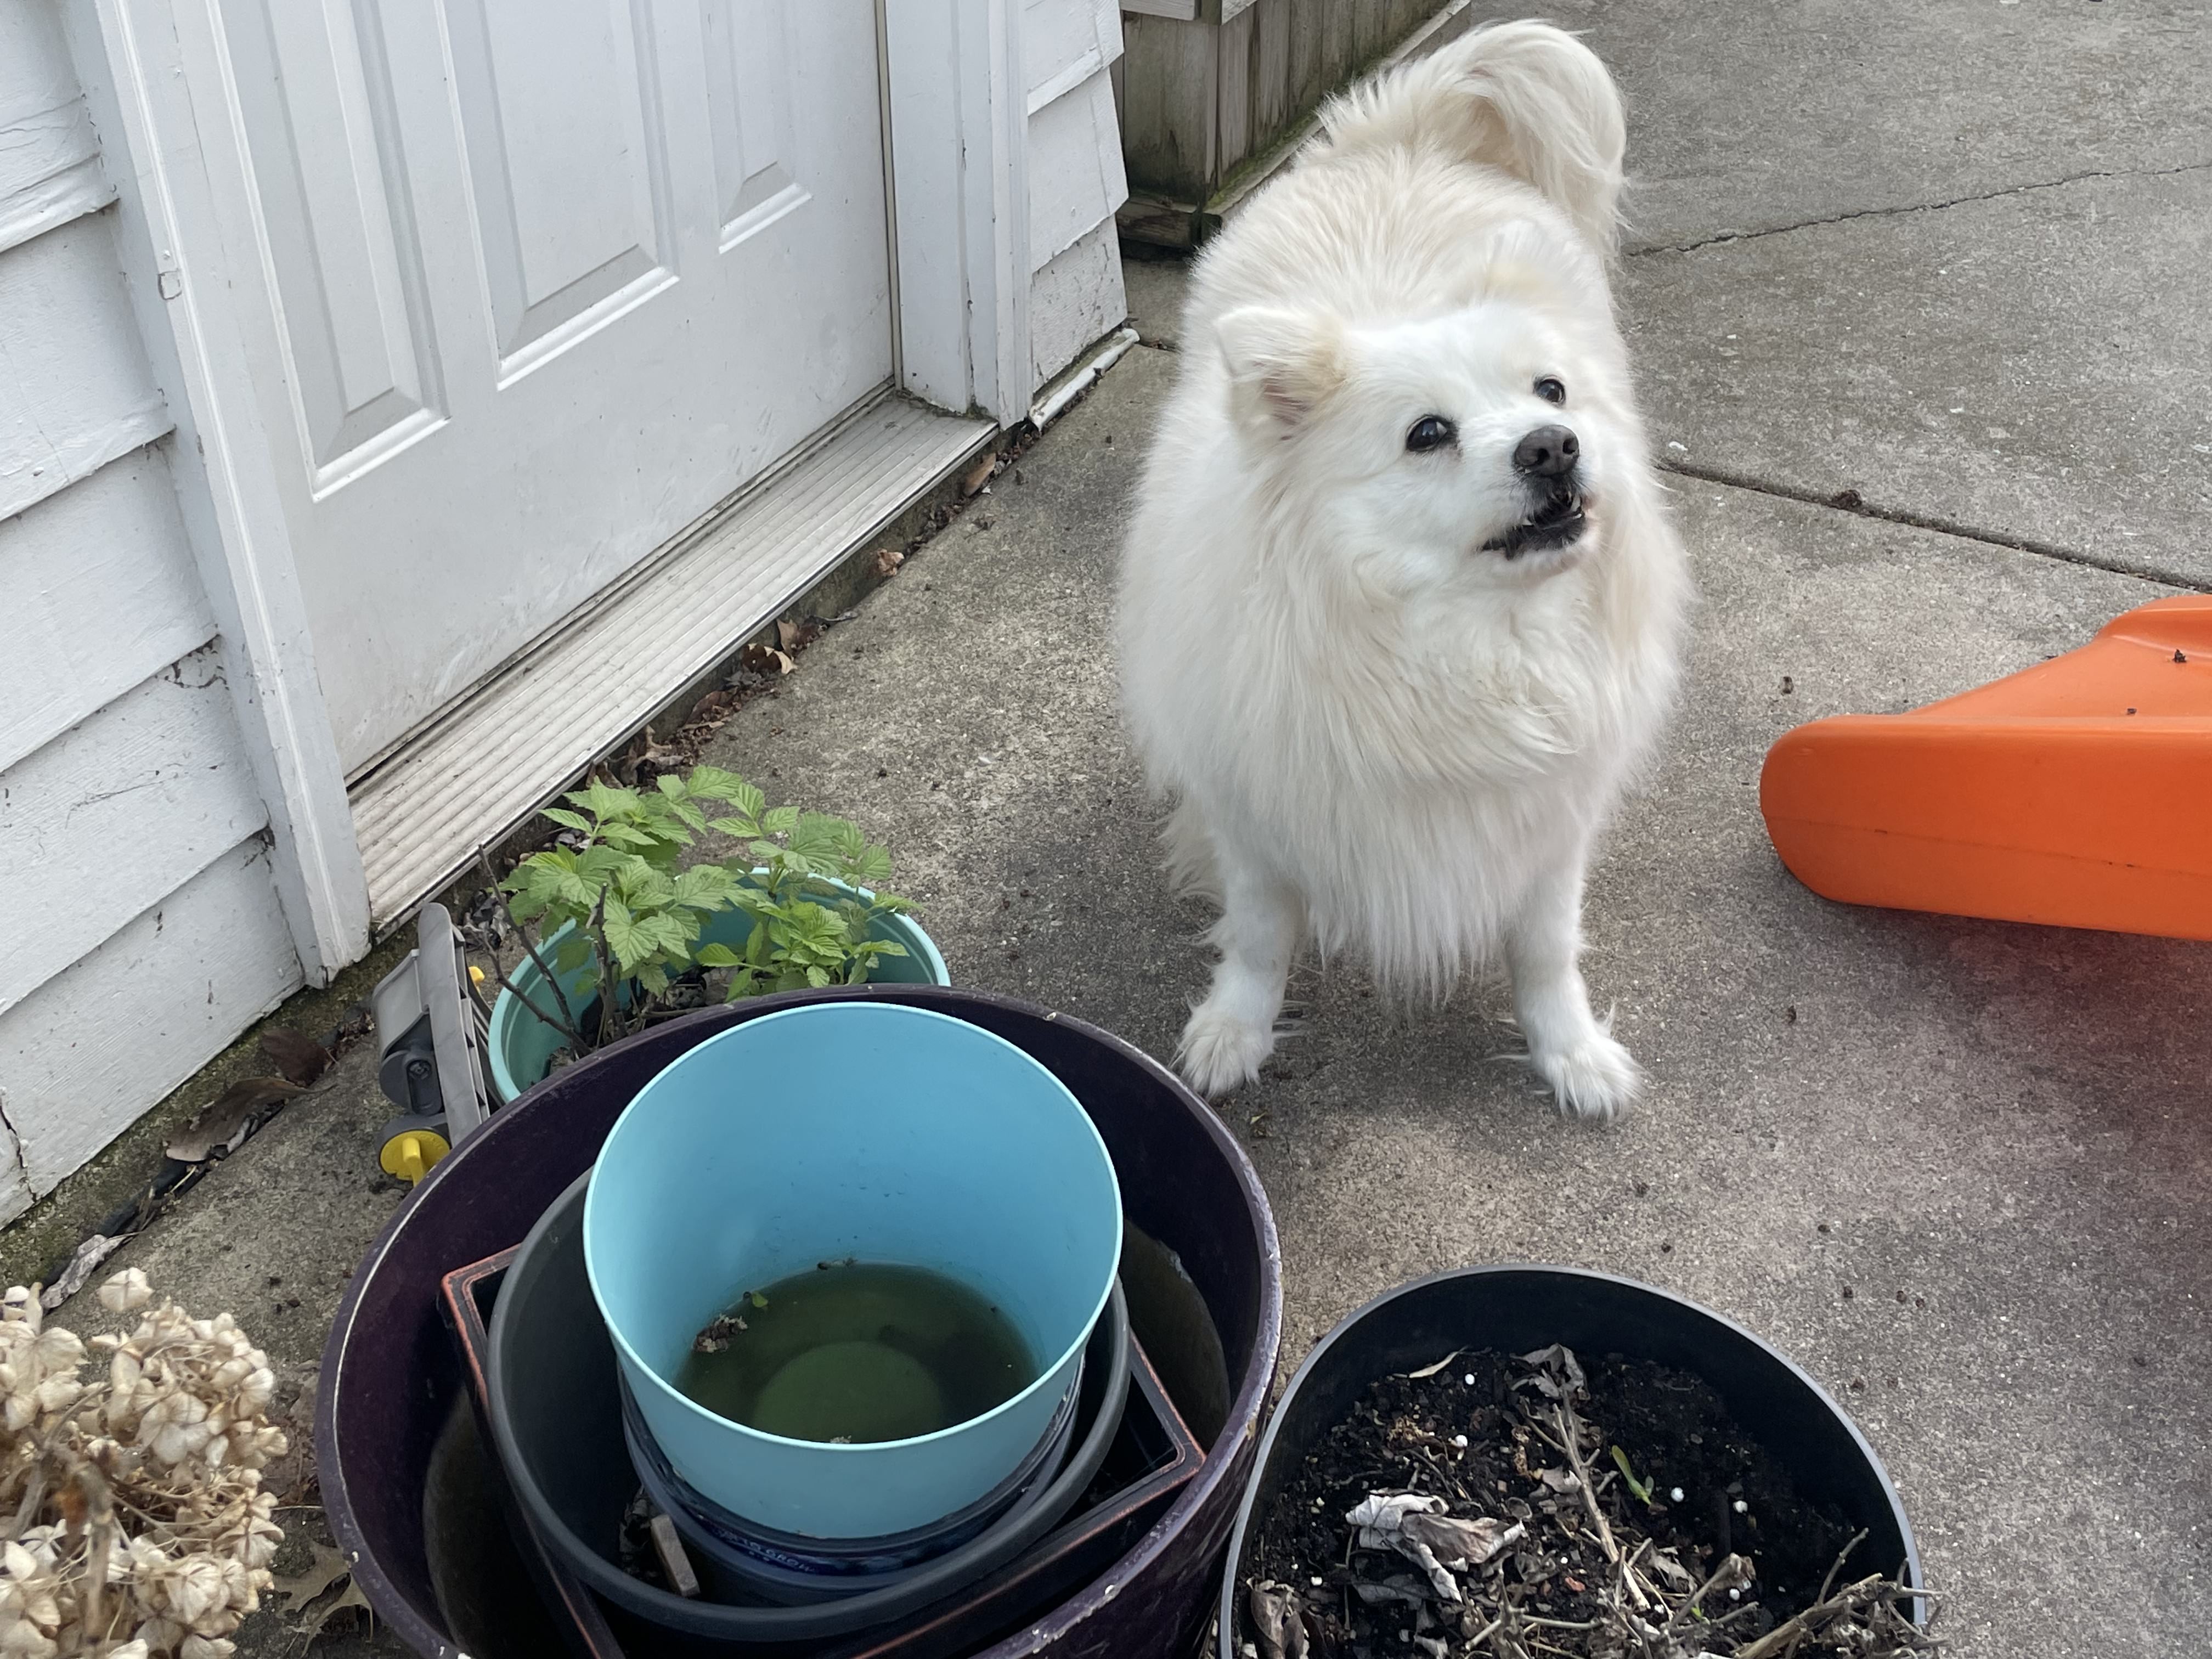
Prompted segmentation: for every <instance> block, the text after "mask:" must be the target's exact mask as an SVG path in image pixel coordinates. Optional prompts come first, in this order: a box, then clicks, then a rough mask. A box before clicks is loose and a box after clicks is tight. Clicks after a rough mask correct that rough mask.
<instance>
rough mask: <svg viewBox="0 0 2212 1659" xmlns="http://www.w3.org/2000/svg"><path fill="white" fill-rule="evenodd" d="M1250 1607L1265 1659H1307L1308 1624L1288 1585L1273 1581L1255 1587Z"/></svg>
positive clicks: (1262, 1582)
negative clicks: (1305, 1657)
mask: <svg viewBox="0 0 2212 1659" xmlns="http://www.w3.org/2000/svg"><path fill="white" fill-rule="evenodd" d="M1249 1606H1250V1607H1251V1609H1252V1629H1253V1633H1254V1634H1255V1635H1256V1636H1258V1638H1260V1652H1261V1655H1262V1656H1263V1659H1304V1654H1305V1651H1306V1621H1305V1618H1304V1614H1302V1613H1300V1612H1299V1611H1298V1602H1297V1594H1296V1592H1294V1591H1293V1590H1292V1589H1291V1587H1290V1586H1289V1585H1288V1584H1279V1583H1276V1582H1275V1581H1274V1580H1273V1579H1272V1578H1270V1579H1265V1580H1262V1581H1261V1583H1256V1584H1255V1585H1253V1586H1252V1595H1251V1599H1250V1602H1249Z"/></svg>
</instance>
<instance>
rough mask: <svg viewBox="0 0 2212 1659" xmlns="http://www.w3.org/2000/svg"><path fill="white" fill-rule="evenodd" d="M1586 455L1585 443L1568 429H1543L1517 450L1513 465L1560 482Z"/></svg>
mask: <svg viewBox="0 0 2212 1659" xmlns="http://www.w3.org/2000/svg"><path fill="white" fill-rule="evenodd" d="M1582 453H1583V447H1582V444H1581V442H1580V441H1578V440H1577V438H1576V436H1575V435H1574V434H1573V433H1571V432H1570V431H1568V430H1567V428H1565V427H1563V426H1540V427H1538V428H1536V429H1535V430H1534V432H1532V433H1530V434H1529V435H1528V436H1527V437H1525V438H1523V439H1522V441H1520V442H1519V443H1517V444H1516V445H1514V446H1513V465H1514V467H1515V469H1516V471H1522V472H1533V473H1534V474H1535V476H1536V477H1540V478H1556V477H1559V475H1560V474H1561V473H1563V472H1566V471H1569V470H1571V468H1572V467H1573V465H1574V464H1575V461H1576V459H1577V458H1578V457H1579V456H1580V455H1581V454H1582Z"/></svg>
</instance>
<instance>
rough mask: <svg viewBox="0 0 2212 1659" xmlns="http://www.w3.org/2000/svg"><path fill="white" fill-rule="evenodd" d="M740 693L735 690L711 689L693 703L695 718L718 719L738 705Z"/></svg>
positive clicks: (692, 714) (692, 708)
mask: <svg viewBox="0 0 2212 1659" xmlns="http://www.w3.org/2000/svg"><path fill="white" fill-rule="evenodd" d="M737 701H738V694H737V693H736V692H734V691H709V692H708V694H707V695H706V696H703V697H702V698H700V699H699V701H698V702H696V703H694V704H692V705H691V718H692V719H693V720H720V719H721V718H722V716H723V715H725V714H728V713H729V712H730V710H731V709H732V708H734V707H736V705H737Z"/></svg>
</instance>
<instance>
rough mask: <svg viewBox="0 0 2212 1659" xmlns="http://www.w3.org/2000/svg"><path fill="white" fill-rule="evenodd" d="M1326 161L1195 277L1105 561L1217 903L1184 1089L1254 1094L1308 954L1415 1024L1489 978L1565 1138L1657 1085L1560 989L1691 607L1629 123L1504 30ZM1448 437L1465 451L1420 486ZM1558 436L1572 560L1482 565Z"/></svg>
mask: <svg viewBox="0 0 2212 1659" xmlns="http://www.w3.org/2000/svg"><path fill="white" fill-rule="evenodd" d="M1323 128H1324V132H1323V136H1322V137H1320V138H1319V139H1317V140H1316V142H1315V143H1314V144H1313V145H1312V146H1311V147H1310V148H1309V149H1308V150H1307V151H1306V152H1305V154H1304V155H1303V156H1302V157H1301V158H1300V159H1299V160H1298V161H1297V164H1296V165H1295V166H1294V167H1292V168H1291V170H1290V171H1289V172H1287V173H1285V175H1284V176H1283V177H1282V178H1281V179H1279V180H1278V181H1277V182H1276V183H1275V184H1273V185H1271V186H1270V187H1268V188H1267V190H1266V191H1264V192H1262V193H1261V195H1260V196H1259V197H1257V198H1255V200H1254V201H1253V202H1252V204H1250V205H1249V208H1248V209H1247V210H1246V211H1245V212H1244V213H1243V215H1242V216H1240V217H1239V218H1238V219H1237V220H1236V221H1235V222H1233V223H1232V224H1231V226H1230V228H1228V229H1227V231H1225V233H1224V234H1222V235H1221V236H1220V237H1219V238H1218V239H1217V240H1215V241H1214V242H1213V243H1212V245H1211V246H1209V247H1208V248H1207V249H1206V253H1205V255H1204V257H1203V258H1201V259H1200V261H1199V263H1198V265H1197V268H1196V270H1195V272H1194V277H1193V282H1192V291H1191V296H1190V301H1189V305H1188V311H1187V313H1186V319H1185V325H1184V333H1183V339H1184V352H1183V362H1182V374H1181V379H1180V380H1179V382H1178V384H1177V386H1176V391H1175V393H1174V395H1173V397H1172V398H1171V400H1170V404H1169V406H1168V409H1167V410H1166V414H1165V416H1164V422H1163V424H1162V427H1161V429H1160V431H1159V433H1158V437H1157V439H1156V441H1155V444H1154V447H1153V450H1152V455H1151V458H1150V459H1149V462H1148V464H1147V467H1146V474H1145V478H1144V483H1143V486H1142V492H1141V497H1140V501H1139V507H1138V511H1137V514H1136V518H1135V520H1134V522H1133V526H1132V527H1131V532H1130V535H1129V538H1128V544H1127V550H1126V552H1125V556H1124V562H1123V569H1122V580H1121V608H1120V636H1121V638H1120V647H1121V679H1122V688H1123V702H1124V705H1125V708H1126V710H1127V717H1128V721H1129V726H1130V728H1131V731H1132V732H1133V737H1134V738H1135V741H1136V744H1137V747H1138V749H1139V752H1140V753H1141V755H1142V757H1143V759H1144V762H1145V765H1146V771H1147V775H1148V776H1149V778H1150V780H1151V781H1152V784H1153V786H1154V787H1156V788H1157V789H1158V790H1159V791H1161V792H1162V793H1164V794H1167V795H1169V796H1171V797H1172V798H1173V799H1175V801H1176V806H1175V810H1174V812H1173V814H1172V816H1171V818H1170V823H1169V829H1168V844H1169V854H1170V865H1171V866H1172V868H1173V869H1174V870H1175V872H1176V874H1177V875H1178V876H1179V877H1180V878H1182V879H1183V880H1184V881H1186V882H1188V883H1189V884H1194V885H1197V886H1199V887H1200V888H1202V889H1203V890H1206V891H1208V892H1210V893H1211V894H1212V895H1213V896H1216V897H1218V899H1219V900H1220V901H1221V902H1222V904H1223V914H1222V917H1221V921H1220V922H1219V924H1218V927H1216V928H1215V930H1214V933H1213V935H1212V937H1213V941H1214V943H1215V944H1216V945H1217V946H1218V948H1219V950H1220V952H1221V962H1220V965H1219V967H1218V969H1217V970H1216V972H1215V975H1214V980H1213V984H1212V989H1211V990H1210V991H1209V992H1208V993H1207V994H1206V998H1205V999H1204V1000H1203V1001H1201V1002H1200V1003H1199V1004H1198V1006H1197V1007H1196V1008H1195V1010H1194V1012H1193V1014H1192V1016H1191V1019H1190V1023H1189V1024H1188V1027H1187V1029H1186V1030H1185V1031H1184V1033H1183V1039H1182V1052H1181V1063H1182V1068H1183V1070H1184V1073H1185V1074H1186V1075H1187V1076H1188V1078H1189V1079H1190V1080H1191V1081H1192V1083H1193V1084H1194V1085H1196V1086H1197V1087H1199V1088H1200V1089H1201V1090H1204V1091H1206V1092H1208V1093H1219V1092H1221V1091H1225V1090H1228V1089H1231V1088H1233V1087H1234V1086H1236V1085H1237V1084H1239V1083H1242V1082H1243V1081H1245V1080H1247V1079H1249V1078H1251V1077H1252V1076H1253V1075H1254V1073H1255V1072H1256V1071H1257V1070H1258V1069H1259V1066H1260V1065H1261V1061H1262V1060H1265V1059H1266V1058H1267V1054H1269V1052H1270V1051H1271V1050H1272V1049H1273V1046H1274V1040H1275V1023H1276V1020H1277V1018H1278V1017H1279V1014H1280V1012H1281V1009H1282V1001H1283V992H1284V986H1285V979H1286V977H1287V975H1288V974H1289V971H1290V969H1291V963H1292V961H1293V958H1294V957H1295V956H1296V955H1297V951H1298V950H1299V949H1300V947H1301V945H1302V944H1304V942H1306V941H1307V940H1309V939H1310V940H1311V941H1313V942H1315V943H1316V944H1318V945H1319V946H1320V948H1321V949H1322V951H1324V952H1352V953H1355V954H1358V955H1359V956H1361V957H1364V958H1365V960H1366V961H1367V962H1368V963H1369V964H1370V967H1371V968H1372V969H1373V970H1374V973H1375V975H1376V978H1377V980H1378V981H1380V982H1381V983H1382V984H1383V985H1384V986H1385V987H1389V988H1392V989H1395V990H1401V991H1407V992H1411V993H1413V994H1424V995H1428V996H1441V995H1443V994H1444V993H1445V992H1447V991H1448V990H1449V988H1450V987H1451V986H1452V984H1453V982H1454V981H1455V980H1456V979H1457V978H1458V977H1459V976H1460V975H1462V973H1463V972H1465V971H1466V970H1468V969H1471V968H1474V967H1478V966H1480V965H1483V964H1485V963H1492V962H1497V961H1499V960H1501V959H1502V961H1503V963H1504V966H1505V967H1506V968H1507V969H1509V970H1510V973H1511V975H1512V978H1513V983H1514V996H1515V1006H1516V1014H1517V1016H1518V1018H1519V1020H1520V1024H1521V1026H1522V1031H1523V1033H1524V1034H1525V1036H1527V1038H1528V1050H1529V1052H1528V1058H1529V1059H1530V1060H1531V1061H1532V1062H1533V1064H1534V1066H1535V1067H1536V1069H1537V1070H1538V1071H1539V1072H1540V1073H1541V1074H1542V1075H1543V1077H1544V1078H1545V1079H1547V1081H1548V1082H1549V1083H1550V1084H1551V1085H1552V1087H1553V1090H1554V1091H1555V1092H1556V1093H1557V1095H1558V1097H1559V1101H1560V1103H1561V1106H1562V1108H1563V1109H1568V1110H1571V1111H1574V1112H1576V1113H1578V1114H1581V1115H1585V1116H1595V1117H1605V1116H1610V1115H1613V1114H1614V1113H1615V1112H1617V1111H1619V1110H1620V1109H1621V1108H1622V1107H1623V1106H1625V1105H1626V1103H1627V1102H1628V1101H1629V1100H1630V1099H1631V1098H1632V1097H1633V1096H1634V1095H1635V1093H1636V1092H1637V1090H1638V1083H1639V1078H1638V1072H1637V1068H1636V1066H1635V1063H1634V1062H1633V1061H1632V1060H1631V1059H1630V1058H1629V1055H1628V1054H1627V1051H1626V1049H1624V1048H1622V1047H1621V1046H1620V1044H1619V1043H1618V1042H1614V1041H1613V1038H1612V1037H1611V1036H1609V1035H1607V1031H1606V1030H1605V1027H1604V1025H1603V1024H1601V1022H1600V1021H1599V1020H1598V1019H1597V1018H1595V1017H1594V1016H1593V1014H1592V1012H1591V1010H1590V1006H1589V996H1588V994H1587V993H1586V992H1585V990H1584V987H1583V979H1582V975H1581V971H1580V969H1579V968H1578V967H1577V955H1578V952H1579V950H1580V945H1581V939H1580V926H1581V907H1582V888H1583V872H1584V870H1585V868H1586V866H1587V865H1588V863H1589V856H1590V851H1591V847H1592V844H1593V842H1594V841H1595V837H1596V835H1597V832H1598V830H1599V829H1600V827H1601V823H1602V821H1603V820H1604V818H1605V817H1606V815H1607V811H1609V809H1610V808H1611V806H1612V805H1613V802H1614V800H1615V799H1617V797H1618V796H1619V794H1620V791H1621V789H1622V787H1623V786H1624V785H1625V783H1626V781H1627V780H1628V778H1629V776H1630V775H1631V772H1632V769H1633V768H1634V766H1635V764H1636V763H1637V762H1638V759H1639V757H1642V756H1643V755H1644V753H1645V751H1646V750H1648V749H1649V747H1650V744H1651V741H1652V738H1653V737H1654V736H1655V734H1656V730H1657V727H1658V726H1659V723H1660V720H1661V718H1662V714H1663V712H1664V710H1665V708H1666V706H1667V704H1668V701H1669V698H1670V696H1671V693H1672V690H1673V687H1674V674H1675V641H1676V637H1677V635H1678V632H1679V627H1680V618H1681V615H1682V612H1683V610H1684V607H1685V605H1686V599H1687V594H1688V579H1687V575H1686V565H1685V561H1684V558H1683V554H1682V550H1681V548H1680V544H1679V543H1678V542H1677V541H1676V539H1675V537H1674V532H1673V531H1672V529H1671V528H1670V527H1669V526H1668V521H1667V517H1666V513H1665V511H1664V507H1663V505H1662V492H1661V489H1660V487H1659V484H1658V482H1657V479H1656V477H1655V475H1654V473H1653V471H1652V470H1651V467H1650V462H1649V459H1648V456H1647V451H1646V441H1645V437H1644V428H1643V425H1642V422H1641V421H1640V420H1639V418H1638V415H1637V412H1636V409H1635V404H1634V401H1633V398H1632V392H1631V387H1630V382H1629V374H1628V365H1627V359H1626V352H1625V350H1624V349H1623V346H1622V344H1621V341H1620V336H1619V333H1618V331H1617V330H1616V329H1615V327H1614V324H1613V309H1612V300H1611V295H1610V294H1609V292H1608V289H1607V282H1606V260H1607V256H1608V255H1609V253H1610V252H1611V249H1612V245H1613V232H1614V224H1615V203H1616V200H1617V197H1618V194H1619V191H1620V161H1621V151H1622V143H1623V138H1622V133H1623V127H1622V121H1621V112H1620V100H1619V98H1618V95H1617V94H1615V92H1614V90H1613V83H1612V81H1611V79H1610V78H1609V77H1608V76H1607V73H1606V71H1605V69H1604V67H1603V65H1602V64H1600V63H1599V62H1598V60H1597V58H1595V57H1594V56H1593V55H1592V54H1591V53H1590V52H1589V50H1588V49H1587V48H1585V47H1584V46H1582V45H1581V43H1580V42H1578V41H1577V40H1575V39H1574V38H1573V37H1571V36H1570V35H1567V34H1565V33H1561V32H1560V31H1559V30H1557V29H1554V28H1552V27H1548V26H1547V25H1544V24H1538V23H1515V24H1506V25H1501V26H1497V27H1490V28H1486V29H1481V30H1478V31H1476V32H1475V33H1472V34H1470V35H1468V36H1467V37H1466V38H1465V39H1463V40H1460V41H1458V42H1455V44H1454V45H1452V46H1449V47H1448V48H1447V49H1446V50H1444V51H1443V52H1440V53H1438V54H1437V55H1436V56H1435V57H1434V58H1430V59H1428V60H1425V61H1424V62H1422V63H1420V64H1416V65H1414V66H1412V67H1410V68H1408V69H1406V70H1401V71H1400V72H1398V73H1397V74H1395V75H1394V76H1389V77H1387V78H1385V79H1383V80H1381V81H1379V82H1375V83H1373V84H1370V85H1368V86H1365V87H1363V88H1359V89H1358V90H1357V91H1355V92H1353V93H1352V94H1349V95H1348V96H1346V97H1345V98H1342V99H1340V100H1337V101H1336V102H1334V104H1332V105H1331V106H1329V107H1328V110H1327V111H1326V112H1325V113H1324V116H1323ZM1547 375H1550V376H1556V377H1557V378H1558V379H1559V380H1562V381H1564V382H1565V385H1566V387H1567V395H1566V401H1565V404H1564V406H1563V407H1560V408H1554V407H1553V405H1552V404H1549V403H1547V402H1546V401H1545V400H1544V399H1542V398H1540V397H1539V396H1537V394H1536V393H1535V392H1534V389H1533V388H1534V382H1535V381H1536V380H1538V379H1539V378H1540V377H1542V376H1547ZM1431 414H1435V415H1441V416H1446V417H1448V418H1449V419H1450V420H1452V421H1453V422H1455V423H1456V426H1457V428H1458V441H1457V443H1456V445H1455V446H1454V447H1449V449H1446V450H1440V451H1431V452H1429V453H1409V452H1408V451H1407V447H1406V437H1407V432H1408V429H1409V428H1411V427H1412V426H1413V423H1414V422H1417V421H1418V420H1419V419H1420V418H1421V417H1422V416H1426V415H1431ZM1549 422H1559V423H1562V424H1565V425H1567V426H1569V427H1571V428H1572V429H1573V431H1574V432H1575V433H1576V435H1577V437H1578V439H1579V440H1580V441H1581V445H1582V449H1583V460H1582V471H1583V477H1584V479H1585V481H1586V484H1587V489H1588V492H1589V502H1590V505H1589V520H1590V528H1589V531H1588V532H1587V533H1586V534H1585V535H1584V536H1583V539H1582V540H1581V541H1580V542H1579V543H1577V544H1575V545H1573V546H1570V547H1567V548H1564V549H1559V550H1552V551H1530V552H1524V553H1522V555H1521V556H1519V557H1517V558H1515V559H1512V560H1510V561H1509V560H1507V559H1505V558H1504V557H1503V556H1501V555H1499V554H1498V553H1495V552H1486V551H1483V550H1481V545H1482V544H1483V543H1484V542H1485V541H1486V540H1489V539H1491V538H1493V537H1495V536H1496V535H1498V533H1499V532H1502V531H1504V530H1505V529H1506V528H1507V527H1509V526H1511V525H1513V524H1515V523H1516V522H1517V521H1518V520H1520V519H1521V518H1522V516H1523V514H1524V513H1525V512H1526V511H1527V507H1528V503H1527V498H1526V496H1525V495H1523V494H1522V484H1521V482H1520V480H1519V478H1518V477H1517V475H1516V473H1515V471H1514V470H1513V466H1512V463H1511V459H1510V458H1511V454H1512V451H1513V448H1514V446H1515V445H1516V443H1517V442H1518V441H1520V439H1521V437H1522V435H1523V434H1525V433H1527V432H1528V431H1529V430H1530V429H1531V428H1535V427H1538V426H1541V425H1545V424H1547V423H1549Z"/></svg>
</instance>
